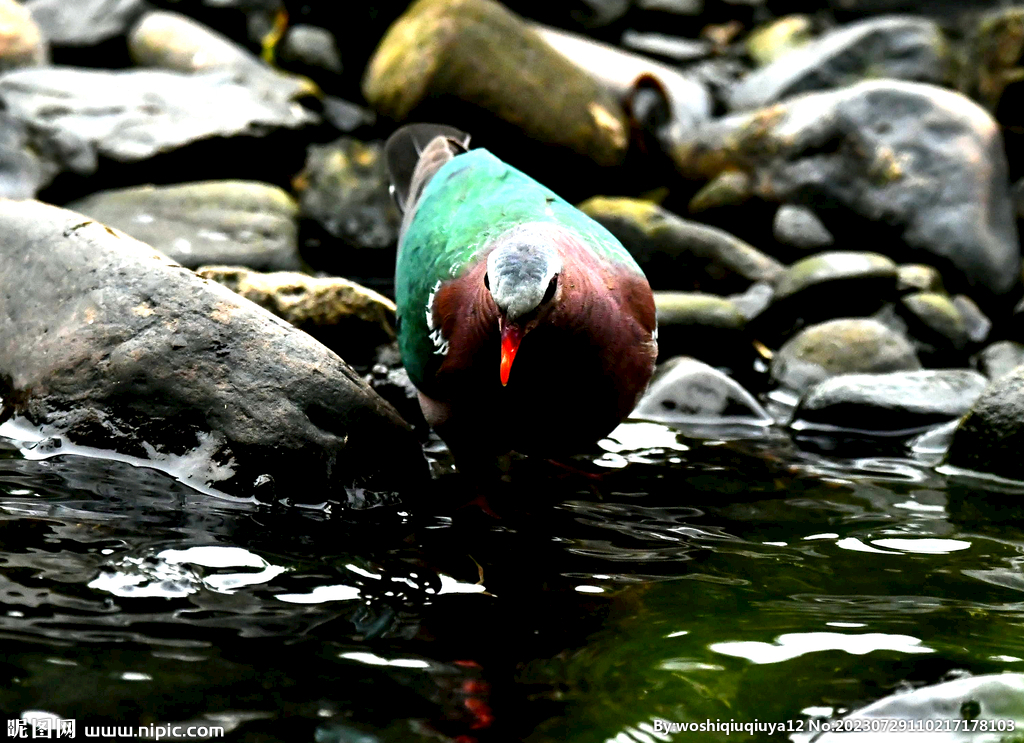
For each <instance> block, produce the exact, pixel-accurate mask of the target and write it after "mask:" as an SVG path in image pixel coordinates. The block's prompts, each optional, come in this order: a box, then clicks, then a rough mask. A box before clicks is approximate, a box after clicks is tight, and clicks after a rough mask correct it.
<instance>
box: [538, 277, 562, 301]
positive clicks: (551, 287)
mask: <svg viewBox="0 0 1024 743" xmlns="http://www.w3.org/2000/svg"><path fill="white" fill-rule="evenodd" d="M557 288H558V274H557V273H556V274H555V275H554V276H552V277H551V281H549V282H548V290H547V291H546V292H544V299H542V300H540V301H541V304H546V303H547V302H550V301H551V300H552V299H554V298H555V289H557Z"/></svg>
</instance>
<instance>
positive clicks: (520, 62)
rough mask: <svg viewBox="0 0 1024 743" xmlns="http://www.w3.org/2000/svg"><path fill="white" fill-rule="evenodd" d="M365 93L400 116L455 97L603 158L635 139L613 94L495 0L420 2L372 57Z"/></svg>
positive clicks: (609, 161) (609, 160)
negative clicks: (424, 105)
mask: <svg viewBox="0 0 1024 743" xmlns="http://www.w3.org/2000/svg"><path fill="white" fill-rule="evenodd" d="M410 49H415V50H416V53H415V54H410V53H409V50H410ZM363 94H364V96H365V98H366V100H367V101H368V102H369V103H370V105H371V106H372V107H373V108H374V109H376V110H377V111H378V112H379V113H381V114H383V115H385V116H387V117H389V118H391V119H394V120H396V121H402V120H405V119H407V118H409V117H410V115H412V114H413V112H414V111H416V110H417V108H418V107H419V106H420V104H421V103H423V102H424V101H426V100H428V99H437V98H438V97H444V96H450V97H452V98H455V99H457V100H460V101H463V102H466V103H469V104H471V105H472V106H475V107H477V108H479V109H482V110H484V111H486V112H488V113H489V114H491V115H493V116H494V117H496V118H497V119H498V120H500V121H504V122H508V123H513V124H515V126H516V127H517V128H518V129H519V130H521V131H522V132H523V133H524V134H525V135H526V136H527V137H529V138H531V139H534V140H537V141H539V142H543V143H547V144H551V145H559V146H561V147H564V148H567V149H569V150H572V151H573V152H576V153H578V154H581V155H585V156H587V157H589V158H591V159H592V160H593V161H594V162H596V163H598V164H599V165H617V164H619V163H621V162H622V161H623V159H624V157H625V154H626V148H627V145H628V144H629V130H628V126H627V123H626V118H625V114H624V113H623V112H622V108H621V106H620V105H619V103H618V102H617V101H616V100H615V99H614V97H613V96H612V95H611V94H610V93H608V92H607V91H606V90H605V89H604V88H603V87H602V86H601V85H600V84H599V83H597V82H596V81H594V80H593V79H592V78H591V77H590V76H589V75H587V74H586V73H585V72H583V71H582V70H580V69H579V68H578V67H576V66H575V65H573V64H572V63H571V62H569V61H568V60H567V59H566V58H565V57H563V56H562V55H560V54H558V53H557V52H555V51H553V50H552V48H551V47H550V46H549V45H547V44H546V43H545V42H544V41H543V40H542V39H541V37H540V36H539V35H538V34H537V33H536V32H535V31H533V30H531V29H530V28H528V27H527V26H526V25H525V24H524V23H523V21H522V20H520V19H519V18H518V17H517V16H515V15H513V14H512V13H511V12H509V11H507V10H506V9H505V8H504V7H502V6H501V5H499V4H498V3H496V2H492V0H418V1H417V2H415V3H413V5H412V6H410V7H409V9H408V10H407V11H406V12H405V14H403V15H402V17H401V18H399V19H398V21H396V22H395V24H394V25H392V26H391V28H390V29H389V30H388V32H387V34H386V35H385V36H384V39H383V40H382V41H381V43H380V46H379V47H378V48H377V51H376V53H375V54H374V56H373V58H372V59H371V60H370V64H369V67H368V68H367V70H366V75H365V77H364V79H363Z"/></svg>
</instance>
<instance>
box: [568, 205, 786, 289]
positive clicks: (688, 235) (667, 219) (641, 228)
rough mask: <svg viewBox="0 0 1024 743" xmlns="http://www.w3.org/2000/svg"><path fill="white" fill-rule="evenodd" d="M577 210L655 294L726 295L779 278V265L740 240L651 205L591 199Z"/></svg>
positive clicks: (722, 231)
mask: <svg viewBox="0 0 1024 743" xmlns="http://www.w3.org/2000/svg"><path fill="white" fill-rule="evenodd" d="M579 208H580V209H581V210H582V211H583V213H584V214H586V215H588V216H590V217H592V218H593V219H596V220H597V221H598V222H600V223H601V224H602V225H604V226H605V227H606V228H608V230H609V231H610V232H611V233H612V234H613V235H615V236H616V237H617V238H618V239H619V240H620V241H621V242H622V244H623V245H625V246H626V249H627V250H629V251H630V253H632V254H633V257H634V258H636V259H637V262H638V263H639V264H640V267H641V268H643V269H644V272H645V273H646V274H647V279H648V281H649V282H651V286H652V287H654V288H659V289H679V290H685V289H694V290H706V291H714V292H715V293H718V294H728V293H730V292H742V291H744V290H746V289H747V288H748V287H749V286H750V285H751V284H752V283H754V282H756V281H768V282H772V281H774V280H775V279H776V278H777V277H778V275H779V274H780V273H781V272H782V265H781V264H779V263H778V261H776V260H775V259H774V258H772V257H770V256H768V255H765V254H764V253H762V252H761V251H759V250H758V249H757V248H755V247H753V246H752V245H750V244H748V243H746V242H744V241H743V240H740V239H739V238H737V237H734V236H733V235H730V234H729V233H728V232H725V231H724V230H720V229H717V228H715V227H710V226H708V225H704V224H699V223H697V222H692V221H690V220H687V219H683V218H682V217H679V216H677V215H675V214H673V213H672V212H670V211H668V210H667V209H664V208H662V207H661V206H659V205H657V204H654V203H652V202H650V201H644V200H642V199H630V198H625V197H608V196H595V197H593V198H590V199H587V201H585V202H584V203H582V204H580V205H579Z"/></svg>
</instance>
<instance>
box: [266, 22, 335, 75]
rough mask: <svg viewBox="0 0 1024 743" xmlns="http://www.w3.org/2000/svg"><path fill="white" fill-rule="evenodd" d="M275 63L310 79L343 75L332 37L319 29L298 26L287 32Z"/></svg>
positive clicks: (328, 32)
mask: <svg viewBox="0 0 1024 743" xmlns="http://www.w3.org/2000/svg"><path fill="white" fill-rule="evenodd" d="M277 59H278V61H279V62H280V63H281V64H282V65H285V66H286V67H288V68H289V69H293V70H295V71H297V72H300V73H302V74H308V75H310V76H311V77H313V76H315V77H321V76H322V73H325V72H326V73H328V74H329V75H341V73H342V72H343V71H344V67H343V66H342V64H341V52H340V51H339V50H338V43H337V42H336V41H335V39H334V35H333V34H332V33H331V32H330V31H328V30H327V29H326V28H321V27H320V26H307V25H305V24H301V23H300V24H297V25H295V26H292V27H291V28H289V29H288V33H287V35H286V36H285V37H284V43H282V44H281V47H280V48H279V49H278V50H277ZM317 72H319V73H320V74H319V75H318V74H317Z"/></svg>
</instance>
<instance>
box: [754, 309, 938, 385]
mask: <svg viewBox="0 0 1024 743" xmlns="http://www.w3.org/2000/svg"><path fill="white" fill-rule="evenodd" d="M920 368H921V362H920V361H919V360H918V358H917V353H916V352H915V351H914V347H913V346H912V345H911V344H910V341H908V340H907V339H906V338H904V337H903V336H901V335H899V334H898V333H896V332H894V331H892V330H890V329H889V328H887V327H886V326H885V325H883V324H882V323H880V322H878V321H877V320H869V319H841V320H831V321H829V322H825V323H821V324H820V325H812V326H810V327H808V328H804V329H803V330H802V331H800V332H799V333H798V334H797V335H795V336H794V337H793V338H791V339H790V340H788V341H787V342H786V343H785V345H783V346H782V348H780V349H779V350H778V352H777V353H776V354H775V357H774V358H773V359H772V364H771V376H772V379H773V380H774V381H775V382H776V383H777V384H778V385H780V386H781V387H784V388H786V389H788V390H791V391H794V392H796V393H798V394H800V393H803V392H804V391H805V390H807V389H809V388H810V387H812V386H813V385H815V384H817V383H818V382H821V381H823V380H825V379H828V378H829V377H834V376H838V375H840V374H856V373H875V374H877V373H882V372H893V371H913V370H916V369H920Z"/></svg>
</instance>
